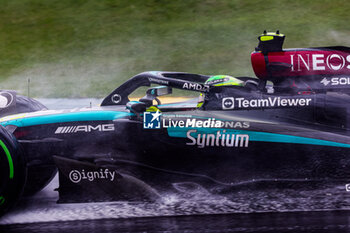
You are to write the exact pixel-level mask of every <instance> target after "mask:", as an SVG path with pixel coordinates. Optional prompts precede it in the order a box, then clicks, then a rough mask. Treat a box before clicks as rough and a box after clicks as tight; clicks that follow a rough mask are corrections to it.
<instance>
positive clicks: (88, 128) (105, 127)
mask: <svg viewBox="0 0 350 233" xmlns="http://www.w3.org/2000/svg"><path fill="white" fill-rule="evenodd" d="M93 131H101V132H102V131H103V132H106V131H114V124H101V125H74V126H60V127H58V128H57V129H56V131H55V134H68V133H78V132H85V133H89V132H93Z"/></svg>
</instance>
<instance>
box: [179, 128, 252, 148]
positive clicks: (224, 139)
mask: <svg viewBox="0 0 350 233" xmlns="http://www.w3.org/2000/svg"><path fill="white" fill-rule="evenodd" d="M186 136H187V138H188V139H189V140H190V141H191V142H187V143H186V145H189V146H198V148H204V147H207V146H216V147H248V144H249V135H248V134H232V133H226V130H223V131H221V130H218V131H217V132H216V133H215V134H213V133H209V134H205V133H203V134H201V133H197V130H196V129H192V130H188V131H187V133H186Z"/></svg>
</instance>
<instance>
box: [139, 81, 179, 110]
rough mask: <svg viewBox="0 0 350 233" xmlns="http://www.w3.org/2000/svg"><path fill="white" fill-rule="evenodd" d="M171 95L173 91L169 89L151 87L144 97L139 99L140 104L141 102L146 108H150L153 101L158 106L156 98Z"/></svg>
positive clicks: (165, 87)
mask: <svg viewBox="0 0 350 233" xmlns="http://www.w3.org/2000/svg"><path fill="white" fill-rule="evenodd" d="M171 93H173V89H172V88H171V87H167V86H158V87H151V88H149V89H148V90H147V92H146V96H144V97H142V98H141V99H140V102H143V103H145V104H146V105H147V107H150V106H152V103H153V100H156V101H157V102H158V104H160V101H159V100H158V99H157V97H158V96H163V95H169V94H171Z"/></svg>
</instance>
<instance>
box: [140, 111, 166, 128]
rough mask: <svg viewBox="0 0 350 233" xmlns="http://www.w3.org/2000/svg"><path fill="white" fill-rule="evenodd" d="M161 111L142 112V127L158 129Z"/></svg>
mask: <svg viewBox="0 0 350 233" xmlns="http://www.w3.org/2000/svg"><path fill="white" fill-rule="evenodd" d="M161 115H162V114H161V113H160V112H159V110H157V112H144V113H143V128H144V129H160V123H161V122H160V117H161Z"/></svg>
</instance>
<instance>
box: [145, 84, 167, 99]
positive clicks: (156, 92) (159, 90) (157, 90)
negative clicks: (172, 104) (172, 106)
mask: <svg viewBox="0 0 350 233" xmlns="http://www.w3.org/2000/svg"><path fill="white" fill-rule="evenodd" d="M172 93H173V89H172V88H171V87H167V86H158V87H152V88H149V89H148V90H147V92H146V94H147V95H152V96H155V97H157V96H163V95H169V94H172Z"/></svg>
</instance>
